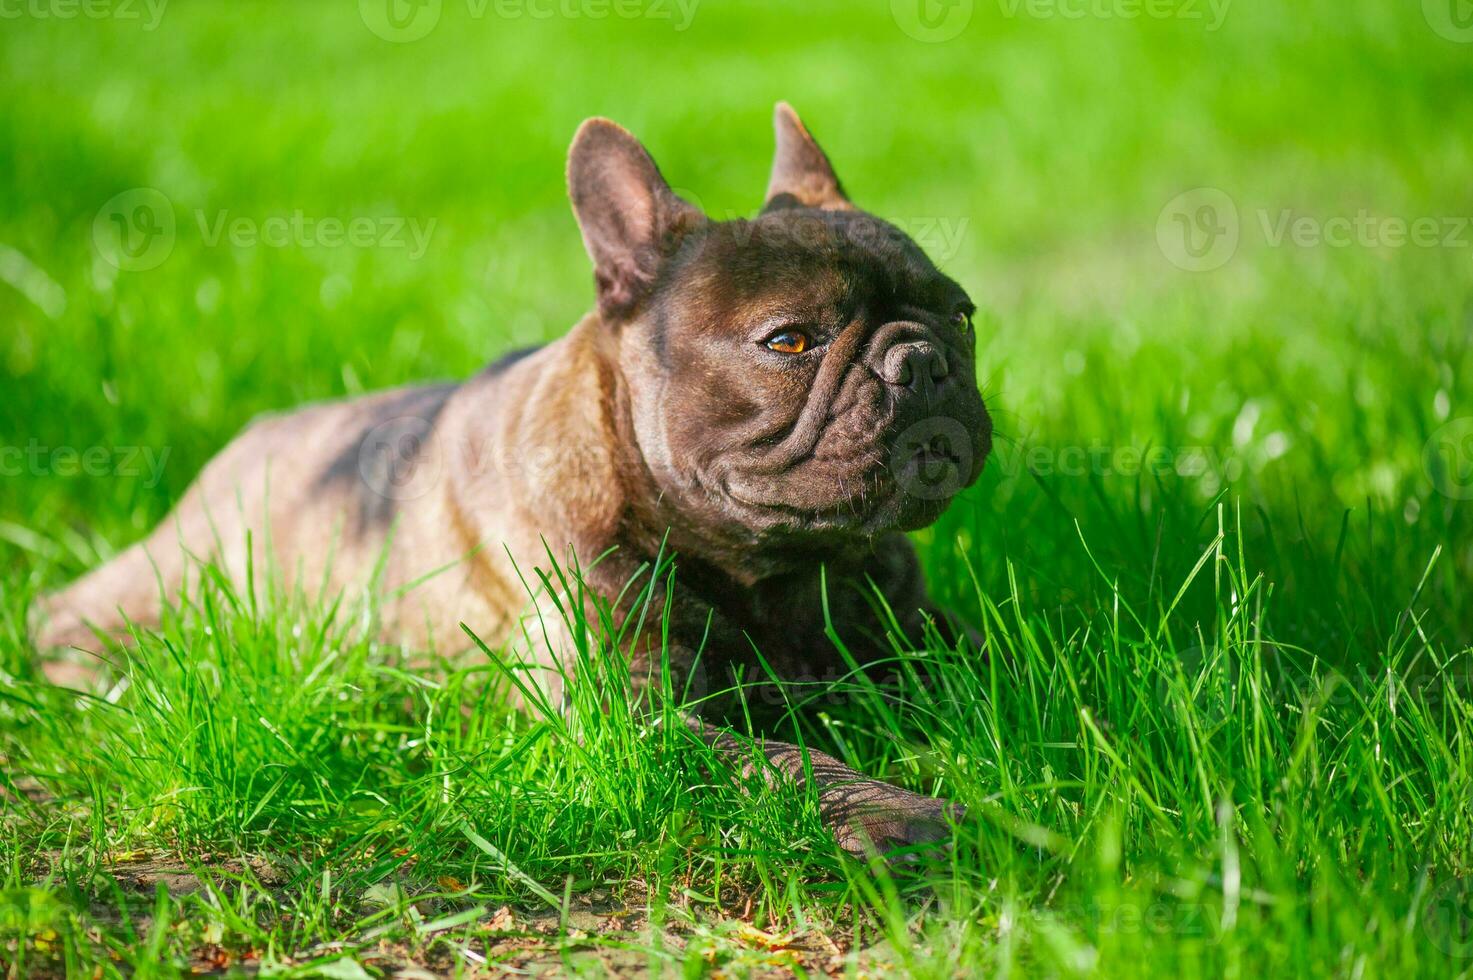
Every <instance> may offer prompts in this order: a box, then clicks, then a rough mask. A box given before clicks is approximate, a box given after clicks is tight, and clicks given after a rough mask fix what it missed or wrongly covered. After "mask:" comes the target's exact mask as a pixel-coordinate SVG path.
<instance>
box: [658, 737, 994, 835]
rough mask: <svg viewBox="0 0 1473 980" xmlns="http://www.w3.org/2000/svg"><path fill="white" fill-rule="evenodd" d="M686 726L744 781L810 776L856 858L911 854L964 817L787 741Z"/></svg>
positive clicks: (828, 820)
mask: <svg viewBox="0 0 1473 980" xmlns="http://www.w3.org/2000/svg"><path fill="white" fill-rule="evenodd" d="M687 724H688V725H689V726H690V728H691V730H692V731H693V732H694V733H695V734H696V736H697V737H699V738H700V739H701V741H703V742H705V743H706V744H707V745H709V746H710V747H711V748H712V749H714V750H715V751H716V753H717V754H718V755H719V756H721V758H722V759H723V760H725V761H726V762H727V763H728V764H730V765H732V766H733V767H735V768H736V770H737V772H738V774H739V775H740V776H741V777H742V778H743V779H746V780H751V779H752V777H753V776H757V777H760V778H761V779H762V780H763V782H764V784H765V785H767V786H775V785H779V784H781V783H783V782H791V783H794V784H796V785H798V786H800V787H804V786H807V785H809V783H810V780H811V782H812V785H813V787H814V790H815V792H816V794H817V796H818V809H819V814H820V815H821V816H822V817H823V820H824V823H825V824H826V825H828V827H829V828H830V829H831V830H832V831H833V833H834V837H835V838H836V839H837V841H838V843H839V846H840V847H842V848H844V850H846V851H848V852H850V853H851V854H855V855H858V856H861V857H863V856H868V855H869V854H871V853H875V852H878V853H880V854H885V855H895V854H896V853H897V852H899V856H901V857H902V858H913V857H914V855H915V853H916V850H915V849H917V848H920V847H923V846H928V845H933V844H936V843H937V842H939V841H942V840H944V839H945V838H946V837H947V836H948V835H949V834H950V824H953V823H955V822H957V821H959V820H960V819H962V817H963V816H964V815H965V813H966V808H965V807H963V806H962V805H961V804H959V803H953V802H951V801H949V800H942V799H937V798H935V797H931V796H922V795H921V794H919V793H912V792H910V791H909V790H904V789H901V788H899V787H898V786H891V785H890V784H889V783H884V782H881V781H879V780H877V779H870V778H868V777H866V776H864V775H862V774H860V773H858V772H855V771H854V770H853V769H850V768H849V767H848V766H846V765H844V764H843V763H842V762H840V761H839V760H838V759H835V758H834V757H833V756H830V755H826V754H824V753H823V752H817V751H814V750H812V749H803V748H800V747H798V746H796V745H792V744H790V743H788V742H773V741H766V740H758V741H751V740H748V739H744V738H741V737H739V736H737V735H734V734H732V733H731V732H729V731H725V730H722V729H718V728H715V727H713V726H711V725H709V724H707V723H706V722H703V721H700V720H698V719H694V718H692V719H689V720H688V721H687Z"/></svg>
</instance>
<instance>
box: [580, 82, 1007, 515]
mask: <svg viewBox="0 0 1473 980" xmlns="http://www.w3.org/2000/svg"><path fill="white" fill-rule="evenodd" d="M776 126H777V154H776V159H775V161H774V164H773V170H772V179H771V183H770V185H769V187H768V192H767V201H766V205H765V206H764V208H763V210H762V212H761V214H760V215H758V217H756V218H755V219H753V220H750V221H749V220H734V221H715V220H712V219H710V218H708V217H707V216H706V215H705V214H703V213H702V212H701V211H700V210H699V209H698V208H696V207H694V206H693V205H691V204H689V203H687V202H686V201H684V200H682V199H681V198H680V197H678V196H677V195H676V194H675V193H674V192H673V191H672V190H671V189H670V187H669V185H668V184H667V183H666V182H665V180H664V178H663V177H661V175H660V171H659V169H658V168H657V167H656V166H655V163H654V161H653V160H652V159H651V158H650V156H649V154H648V153H647V152H646V151H645V149H644V148H643V147H642V146H641V145H640V144H639V142H638V141H637V140H636V139H635V138H634V137H633V136H631V135H630V134H629V133H628V132H626V131H625V130H623V129H621V128H620V127H618V126H616V125H615V124H613V123H611V122H608V121H606V120H599V119H595V120H590V121H589V122H587V123H585V124H584V125H583V127H582V129H580V130H579V132H578V135H577V137H576V138H575V139H574V141H573V147H572V151H571V155H570V159H569V166H568V183H569V189H570V193H571V196H572V199H573V208H574V211H575V213H576V214H577V217H578V223H579V225H580V226H581V228H582V231H583V239H584V242H585V244H586V245H587V247H588V252H589V254H590V255H591V256H592V258H593V262H594V266H595V279H596V283H597V288H598V303H599V313H600V316H601V319H602V320H603V321H604V327H605V329H607V330H609V331H611V332H613V333H614V334H615V335H616V337H617V342H616V344H615V345H614V349H615V350H617V351H618V354H617V357H616V359H617V361H618V364H617V370H618V371H620V373H621V374H622V376H623V383H624V386H625V388H626V390H627V392H628V402H629V406H630V416H631V419H632V423H633V430H634V437H635V440H636V442H637V443H638V451H639V453H640V454H641V455H642V457H643V460H644V465H645V466H646V467H647V468H648V471H649V473H650V474H651V476H652V478H653V479H654V481H655V483H656V484H657V486H658V489H659V492H660V494H661V495H662V496H663V497H664V498H666V500H667V502H669V501H673V502H674V506H675V507H677V508H678V509H679V510H680V511H681V512H682V513H683V514H684V515H685V516H686V517H688V518H690V519H692V520H695V521H700V522H704V523H705V524H706V525H707V526H712V525H716V526H720V527H722V528H725V529H728V530H738V529H740V530H744V531H747V532H756V533H758V534H759V535H765V534H769V533H778V534H782V535H783V536H784V537H788V536H789V535H791V534H798V535H805V536H806V535H809V534H826V535H832V534H836V533H837V534H841V535H862V536H872V535H875V534H878V533H880V532H883V531H887V530H891V529H895V528H900V529H910V528H916V527H921V526H923V525H925V524H929V523H930V522H932V521H933V520H935V519H936V517H937V516H938V515H939V514H940V513H941V511H942V510H943V509H944V508H945V507H946V505H947V503H948V502H949V501H950V500H951V499H952V498H953V497H954V496H955V495H956V494H957V493H958V492H959V491H961V490H962V489H963V488H964V487H966V486H968V485H970V484H971V483H972V482H973V481H975V480H976V479H977V476H978V474H979V473H980V472H981V470H982V464H983V462H984V461H985V459H986V457H987V453H988V451H989V449H990V448H991V438H992V424H991V420H990V419H989V417H988V414H987V410H986V408H985V407H984V406H983V403H982V396H981V395H980V394H979V392H978V390H977V381H976V375H975V364H974V359H975V353H974V344H975V338H974V336H973V332H972V313H973V310H974V307H973V304H972V302H971V300H970V299H969V298H968V297H967V294H966V292H965V291H964V290H963V289H962V288H961V287H960V286H959V285H957V284H956V283H955V282H954V281H952V280H951V279H949V278H947V277H946V276H945V275H943V274H942V273H941V272H940V271H938V270H937V268H936V267H935V266H934V265H933V264H932V263H931V261H930V260H929V259H928V258H927V257H926V255H925V253H923V252H922V251H921V249H920V248H919V246H917V245H916V243H915V242H914V241H912V240H911V239H910V238H909V237H908V236H907V235H905V234H904V233H903V232H901V231H900V230H899V229H898V228H896V227H895V226H893V225H891V224H889V223H887V222H884V221H881V220H880V219H878V218H875V217H873V216H872V215H869V214H866V213H865V212H863V211H860V210H858V209H856V208H855V207H854V206H853V205H852V204H851V203H850V202H849V199H848V198H847V197H846V196H845V195H844V192H843V189H842V188H841V187H840V184H839V181H838V178H837V177H836V176H835V174H834V171H833V169H832V167H831V166H830V164H829V161H828V158H827V157H826V156H825V155H824V153H823V151H822V150H821V149H820V148H819V146H818V144H817V143H816V142H815V141H814V140H813V137H812V136H811V135H810V134H809V133H808V130H807V129H805V128H804V126H803V124H802V122H800V121H799V119H798V117H797V116H796V115H795V114H794V113H793V110H792V109H791V108H789V107H788V106H787V105H785V104H780V105H779V106H778V107H777V114H776Z"/></svg>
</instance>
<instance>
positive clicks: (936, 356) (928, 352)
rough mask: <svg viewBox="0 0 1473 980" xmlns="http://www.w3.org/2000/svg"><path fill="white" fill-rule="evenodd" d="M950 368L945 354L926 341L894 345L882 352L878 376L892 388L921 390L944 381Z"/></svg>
mask: <svg viewBox="0 0 1473 980" xmlns="http://www.w3.org/2000/svg"><path fill="white" fill-rule="evenodd" d="M950 373H951V366H950V365H949V364H947V363H946V354H944V353H943V352H942V351H941V348H939V347H937V346H936V345H935V344H933V343H931V342H930V341H927V340H914V341H909V342H906V343H902V344H896V345H895V346H894V347H891V348H890V349H889V350H887V351H886V352H885V357H884V359H883V361H882V362H881V369H880V376H881V377H882V378H884V379H885V380H886V381H888V382H889V383H890V384H892V385H900V386H902V387H906V388H910V389H912V390H921V389H923V388H925V387H927V386H934V385H937V384H940V383H941V382H942V381H944V380H946V376H947V375H948V374H950Z"/></svg>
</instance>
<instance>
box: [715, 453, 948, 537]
mask: <svg viewBox="0 0 1473 980" xmlns="http://www.w3.org/2000/svg"><path fill="white" fill-rule="evenodd" d="M970 448H971V447H970V444H969V445H967V446H966V447H959V446H958V445H957V443H956V440H955V439H954V438H950V437H948V434H937V435H934V436H931V437H927V438H924V439H922V440H920V441H919V442H916V441H915V440H911V441H904V440H902V441H901V442H899V443H890V444H889V445H888V446H876V447H874V448H872V449H870V450H868V451H866V452H864V453H862V454H860V458H862V459H863V460H865V461H867V465H850V466H843V467H836V468H835V469H832V470H828V471H827V472H814V471H813V470H811V469H808V467H804V466H800V467H796V468H795V469H794V470H793V471H791V472H788V473H783V474H781V475H776V474H774V475H769V474H760V475H759V474H753V473H746V472H742V471H741V470H734V471H728V472H726V473H725V474H723V475H722V477H721V479H720V481H719V487H720V493H721V494H722V495H723V496H725V497H727V498H728V499H730V500H731V501H733V502H735V503H736V504H737V505H739V506H740V507H742V508H743V509H744V510H747V511H748V512H749V513H751V514H753V516H758V515H762V516H764V517H766V518H767V519H769V520H776V521H777V522H778V523H781V524H789V525H795V526H801V527H807V528H809V529H812V530H824V529H827V530H833V531H849V532H858V533H863V534H875V533H879V532H882V531H887V530H892V529H897V528H898V529H906V530H909V529H914V528H917V527H923V526H925V525H927V524H929V523H930V522H931V521H933V520H934V519H935V518H936V516H937V515H939V513H940V512H941V511H942V510H944V509H945V508H946V506H947V504H949V503H950V502H951V500H952V498H954V497H955V496H956V495H957V494H958V493H960V492H961V491H962V490H963V489H965V488H966V486H967V484H968V483H970V482H971V480H972V477H973V473H972V466H971V461H970V458H969V453H968V451H969V450H970ZM805 471H806V472H805ZM815 483H817V484H820V485H821V486H822V487H823V490H822V491H820V492H815V491H814V486H815ZM805 498H807V499H805Z"/></svg>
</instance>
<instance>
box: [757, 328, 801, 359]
mask: <svg viewBox="0 0 1473 980" xmlns="http://www.w3.org/2000/svg"><path fill="white" fill-rule="evenodd" d="M811 343H812V341H811V340H809V339H808V335H807V334H806V333H804V332H803V331H801V330H784V331H783V332H782V333H775V334H773V335H772V336H771V337H768V338H767V349H768V350H775V351H777V352H778V353H779V354H801V353H803V352H804V351H806V350H807V349H808V345H809V344H811Z"/></svg>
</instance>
